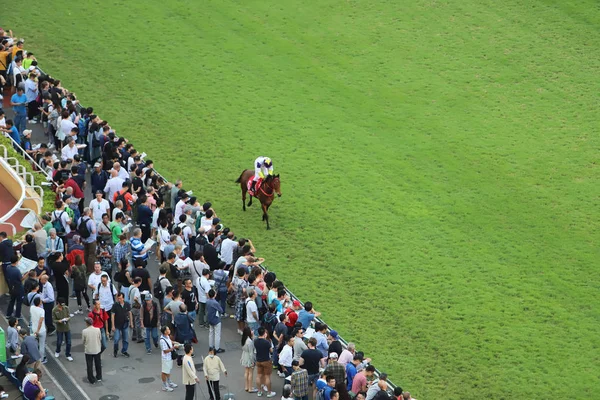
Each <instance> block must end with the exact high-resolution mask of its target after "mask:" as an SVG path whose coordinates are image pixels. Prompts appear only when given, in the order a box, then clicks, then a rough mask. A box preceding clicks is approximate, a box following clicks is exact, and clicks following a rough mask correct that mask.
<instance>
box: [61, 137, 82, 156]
mask: <svg viewBox="0 0 600 400" xmlns="http://www.w3.org/2000/svg"><path fill="white" fill-rule="evenodd" d="M67 141H68V142H69V144H68V145H66V146H65V147H63V148H62V150H61V152H60V159H61V160H62V161H67V160H72V159H73V158H74V157H75V154H79V150H78V149H77V146H75V139H73V138H68V139H67Z"/></svg>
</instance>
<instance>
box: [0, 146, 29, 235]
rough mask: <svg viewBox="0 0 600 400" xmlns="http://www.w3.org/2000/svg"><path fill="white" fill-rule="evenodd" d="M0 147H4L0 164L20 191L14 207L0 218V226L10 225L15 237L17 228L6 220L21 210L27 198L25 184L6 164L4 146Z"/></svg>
mask: <svg viewBox="0 0 600 400" xmlns="http://www.w3.org/2000/svg"><path fill="white" fill-rule="evenodd" d="M0 146H2V147H4V154H5V157H3V158H0V164H3V165H4V167H5V169H6V171H7V172H8V173H9V174H10V175H12V177H13V178H14V179H15V181H16V182H17V183H18V184H19V188H20V189H21V195H20V196H19V198H18V199H15V200H16V203H15V205H14V206H12V208H11V209H10V210H9V211H8V212H7V213H6V214H4V215H3V216H2V217H0V225H10V226H11V227H12V234H13V235H16V233H17V227H16V226H15V225H14V224H13V223H12V222H8V220H9V219H10V218H12V216H13V215H15V214H16V213H17V212H18V211H20V210H22V209H23V208H22V207H21V206H22V205H23V202H24V201H25V200H26V198H27V196H26V190H25V183H24V182H23V180H22V179H21V177H20V176H19V174H18V172H17V171H15V169H14V168H13V166H12V165H10V164H9V163H8V161H7V157H6V146H4V145H0ZM17 163H18V161H17Z"/></svg>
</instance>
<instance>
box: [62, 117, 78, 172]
mask: <svg viewBox="0 0 600 400" xmlns="http://www.w3.org/2000/svg"><path fill="white" fill-rule="evenodd" d="M73 128H77V125H75V124H74V123H73V122H72V121H71V120H70V119H69V116H68V112H67V118H65V117H64V115H63V118H62V120H61V121H60V128H59V129H60V130H61V131H62V133H63V134H64V135H65V136H66V137H69V136H71V131H72V130H73ZM73 139H75V138H73ZM71 160H72V158H71Z"/></svg>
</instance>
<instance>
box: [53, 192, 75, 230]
mask: <svg viewBox="0 0 600 400" xmlns="http://www.w3.org/2000/svg"><path fill="white" fill-rule="evenodd" d="M55 205H56V210H54V211H52V222H54V221H56V220H57V219H60V222H61V224H62V226H63V228H64V230H65V234H68V233H70V232H71V218H70V217H69V214H67V212H66V211H65V203H64V202H62V201H61V200H57V201H56V203H55Z"/></svg>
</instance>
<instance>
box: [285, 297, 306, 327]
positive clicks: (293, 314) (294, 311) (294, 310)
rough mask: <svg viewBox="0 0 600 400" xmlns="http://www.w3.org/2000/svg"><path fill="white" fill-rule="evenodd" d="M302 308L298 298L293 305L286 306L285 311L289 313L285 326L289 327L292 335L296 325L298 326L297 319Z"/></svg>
mask: <svg viewBox="0 0 600 400" xmlns="http://www.w3.org/2000/svg"><path fill="white" fill-rule="evenodd" d="M301 308H302V304H301V303H300V301H298V300H294V301H293V302H292V306H291V307H288V308H286V310H285V313H286V314H287V315H288V321H287V322H286V323H285V326H287V327H288V333H289V334H290V335H291V334H292V332H293V331H294V327H295V326H296V321H298V310H300V309H301Z"/></svg>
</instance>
